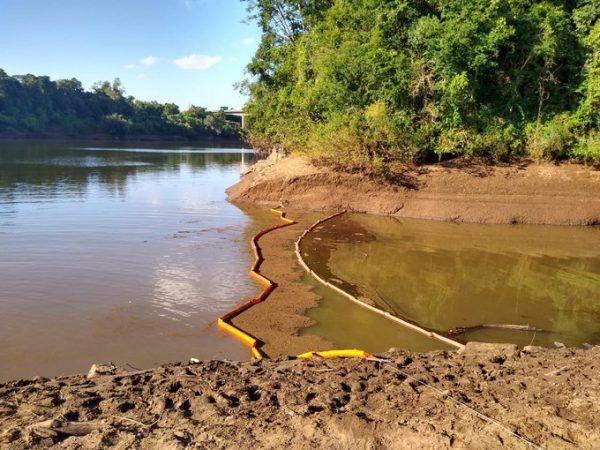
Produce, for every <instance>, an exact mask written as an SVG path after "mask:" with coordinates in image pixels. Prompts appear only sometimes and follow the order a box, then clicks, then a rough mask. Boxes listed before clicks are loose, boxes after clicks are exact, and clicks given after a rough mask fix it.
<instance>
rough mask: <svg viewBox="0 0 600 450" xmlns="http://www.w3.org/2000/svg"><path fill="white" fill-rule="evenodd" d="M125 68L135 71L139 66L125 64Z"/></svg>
mask: <svg viewBox="0 0 600 450" xmlns="http://www.w3.org/2000/svg"><path fill="white" fill-rule="evenodd" d="M123 67H124V68H125V69H129V70H131V69H135V68H136V67H137V66H136V65H135V64H125V65H124V66H123Z"/></svg>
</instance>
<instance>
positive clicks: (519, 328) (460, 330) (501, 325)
mask: <svg viewBox="0 0 600 450" xmlns="http://www.w3.org/2000/svg"><path fill="white" fill-rule="evenodd" d="M482 328H497V329H501V330H512V331H535V332H543V331H544V330H543V329H542V328H536V327H530V326H529V325H513V324H504V323H484V324H481V325H475V326H473V327H456V328H453V329H451V330H450V331H449V333H450V334H451V335H452V336H457V335H459V334H463V333H467V332H469V331H475V330H480V329H482Z"/></svg>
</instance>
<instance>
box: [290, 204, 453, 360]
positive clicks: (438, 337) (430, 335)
mask: <svg viewBox="0 0 600 450" xmlns="http://www.w3.org/2000/svg"><path fill="white" fill-rule="evenodd" d="M345 213H346V210H343V211H341V212H338V213H335V214H332V215H330V216H328V217H325V218H323V219H319V220H317V221H316V222H315V223H313V224H312V225H311V226H310V227H308V228H307V229H306V230H304V232H303V233H302V234H301V235H300V237H299V238H298V240H297V241H296V250H295V252H296V258H297V259H298V262H299V263H300V265H301V266H302V268H303V269H304V270H305V271H306V272H307V273H308V274H310V275H311V276H312V277H313V278H315V279H316V280H317V281H319V282H320V283H321V284H324V285H325V286H327V287H329V288H331V289H333V290H334V291H336V292H338V293H339V294H341V295H343V296H344V297H346V298H347V299H349V300H351V301H352V302H354V303H356V304H357V305H359V306H361V307H363V308H365V309H368V310H369V311H373V312H374V313H376V314H379V315H380V316H383V317H385V318H386V319H389V320H391V321H393V322H396V323H397V324H399V325H402V326H403V327H406V328H409V329H411V330H413V331H416V332H417V333H420V334H422V335H424V336H427V337H428V338H430V339H435V340H437V341H440V342H443V343H444V344H447V345H450V346H452V347H455V348H457V349H458V350H459V351H461V350H463V349H464V348H465V345H464V344H462V343H460V342H458V341H455V340H454V339H450V338H448V337H446V336H442V335H441V334H437V333H434V332H433V331H429V330H426V329H425V328H422V327H420V326H418V325H416V324H414V323H412V322H409V321H407V320H404V319H401V318H400V317H397V316H394V315H393V314H391V313H389V312H387V311H383V310H381V309H379V308H377V307H375V306H373V305H369V304H368V303H366V302H363V301H362V300H359V299H358V298H356V297H354V296H353V295H352V294H350V293H348V292H346V291H344V290H343V289H341V288H339V287H338V286H335V285H333V284H331V283H329V282H328V281H325V280H324V279H323V278H321V277H320V276H319V275H318V274H317V273H315V272H314V271H313V270H312V269H311V268H310V267H308V265H307V264H306V262H305V261H304V258H302V255H301V253H300V243H301V242H302V240H303V239H304V238H305V237H306V235H307V234H308V233H310V232H311V231H312V230H314V229H315V227H317V226H319V225H320V224H322V223H323V222H327V221H328V220H331V219H334V218H336V217H338V216H341V215H342V214H345Z"/></svg>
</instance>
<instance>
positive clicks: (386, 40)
mask: <svg viewBox="0 0 600 450" xmlns="http://www.w3.org/2000/svg"><path fill="white" fill-rule="evenodd" d="M248 7H249V12H250V16H251V17H252V18H254V19H255V20H257V22H258V24H259V25H260V27H261V29H262V32H263V34H262V39H261V43H260V46H259V48H258V50H257V52H256V54H255V55H254V58H253V60H252V61H251V63H250V64H249V66H248V72H249V74H250V78H249V79H248V80H246V82H244V83H242V88H243V89H244V91H245V92H246V93H248V94H249V96H250V101H249V103H248V105H247V107H246V112H247V113H248V124H249V129H250V135H251V139H252V140H253V141H254V142H255V143H256V144H257V145H265V146H274V145H278V146H284V147H285V148H287V149H288V150H291V151H301V152H309V153H312V154H317V155H330V156H331V155H333V156H335V157H336V158H339V157H342V158H346V159H348V160H351V161H352V160H357V161H368V162H370V163H373V162H375V163H381V162H382V161H383V162H385V161H391V160H404V161H406V160H412V161H423V160H428V159H434V158H436V159H439V158H443V157H448V156H451V155H466V156H472V155H481V156H486V157H491V158H495V159H503V158H510V157H513V156H519V155H525V154H527V152H528V151H530V149H531V151H530V153H531V154H532V155H533V156H535V157H538V158H552V157H563V156H571V157H575V158H582V159H595V160H600V148H599V145H600V138H599V132H598V124H599V111H600V109H599V103H600V102H599V99H600V87H599V86H600V56H599V55H600V53H599V50H598V49H599V48H600V28H599V26H600V25H598V17H599V16H600V2H599V1H598V0H572V1H568V2H565V1H552V0H544V1H538V0H510V1H508V0H469V1H463V0H417V1H414V0H354V1H349V0H260V1H256V0H255V1H248Z"/></svg>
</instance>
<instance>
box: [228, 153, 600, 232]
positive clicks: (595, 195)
mask: <svg viewBox="0 0 600 450" xmlns="http://www.w3.org/2000/svg"><path fill="white" fill-rule="evenodd" d="M397 178H398V181H396V182H395V183H387V182H382V181H378V180H373V179H369V178H368V177H365V176H361V175H357V174H346V173H340V172H335V171H332V170H331V169H328V168H324V167H316V166H314V165H313V164H312V163H311V162H310V161H309V160H308V159H307V158H304V157H288V158H284V159H282V160H279V161H277V160H276V159H272V158H269V159H267V160H265V161H261V162H260V163H258V164H256V165H255V166H254V167H253V168H252V169H251V171H250V172H249V173H248V174H246V175H245V176H244V177H243V178H242V180H241V181H240V182H239V183H238V184H236V185H235V186H233V187H231V188H230V189H229V190H228V195H229V199H230V200H231V201H233V202H236V203H253V204H257V205H273V204H278V203H282V204H283V205H284V206H291V207H293V208H297V209H304V210H337V209H344V208H345V209H348V210H351V211H357V212H367V213H374V214H389V215H394V216H398V217H410V218H417V219H433V220H445V221H449V220H451V221H460V222H477V223H530V224H547V225H590V224H598V223H600V171H599V170H595V169H593V168H590V167H586V166H582V165H576V164H563V165H554V164H535V163H533V164H526V163H523V164H520V165H511V166H505V167H503V166H483V165H474V166H459V165H458V164H456V163H454V164H453V163H447V164H436V165H429V166H421V167H418V168H414V169H411V170H409V169H407V170H406V171H405V172H404V173H403V174H402V175H401V176H399V177H397Z"/></svg>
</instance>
